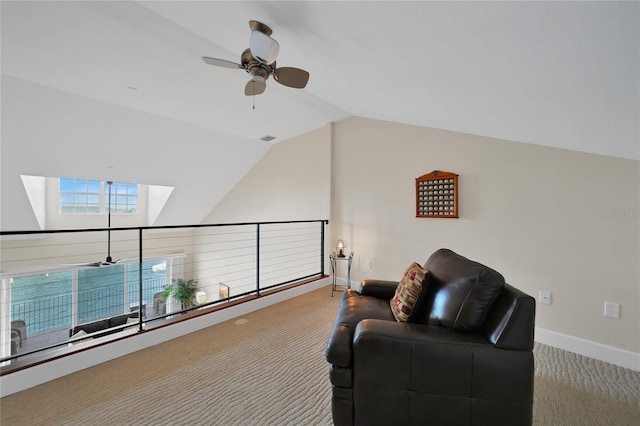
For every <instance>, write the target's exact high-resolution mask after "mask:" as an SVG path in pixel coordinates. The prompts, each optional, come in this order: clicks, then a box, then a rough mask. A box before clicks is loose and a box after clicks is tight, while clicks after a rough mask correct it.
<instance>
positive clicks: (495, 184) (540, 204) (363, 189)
mask: <svg viewBox="0 0 640 426" xmlns="http://www.w3.org/2000/svg"><path fill="white" fill-rule="evenodd" d="M332 167H333V174H332V177H333V182H334V185H333V193H332V208H331V223H332V234H331V240H332V241H335V240H336V239H338V238H342V239H344V240H346V241H347V244H349V246H350V249H351V250H353V251H355V253H356V255H355V261H354V269H353V271H352V280H354V281H357V280H360V279H363V278H367V277H379V278H386V279H399V278H400V276H401V274H402V272H403V271H404V268H405V267H406V266H408V265H409V263H410V262H412V261H414V260H415V261H418V262H419V263H424V261H425V260H426V259H427V257H428V256H429V254H430V253H432V252H433V251H435V250H436V249H438V248H441V247H447V248H450V249H452V250H454V251H456V252H458V253H460V254H462V255H464V256H467V257H469V258H471V259H473V260H477V261H480V262H483V263H486V264H487V265H489V266H492V267H494V268H495V269H497V270H498V271H500V272H501V273H502V274H503V275H504V276H505V278H506V280H507V281H508V282H509V283H511V284H513V285H515V286H516V287H519V288H521V289H522V290H524V291H525V292H527V293H529V294H531V295H533V296H534V297H536V298H537V297H538V292H539V290H548V291H551V292H552V304H551V305H540V304H539V305H538V306H537V317H536V325H537V327H541V328H543V329H546V330H551V331H554V332H557V333H563V334H567V335H570V336H574V337H577V338H582V339H586V340H589V341H593V342H599V343H602V344H604V345H609V346H613V347H616V348H620V349H624V350H628V351H632V352H640V331H639V330H640V317H639V315H638V311H639V307H640V295H639V287H640V284H639V283H640V273H639V272H640V267H639V259H640V249H639V240H640V219H639V217H638V212H639V207H640V200H639V197H640V195H639V194H640V187H639V186H640V165H639V162H638V161H633V160H623V159H617V158H611V157H604V156H598V155H591V154H584V153H578V152H572V151H566V150H560V149H554V148H548V147H541V146H535V145H528V144H520V143H514V142H508V141H503V140H497V139H491V138H485V137H479V136H473V135H468V134H461V133H455V132H448V131H441V130H436V129H429V128H421V127H415V126H408V125H402V124H395V123H389V122H382V121H375V120H368V119H361V118H352V119H348V120H345V121H343V122H340V123H337V124H335V129H334V138H333V162H332ZM433 170H443V171H450V172H454V173H457V174H459V187H460V193H459V211H460V218H459V219H424V218H423V219H418V218H415V198H414V197H415V178H416V177H418V176H421V175H423V174H426V173H429V172H431V171H433ZM366 260H371V262H372V269H371V270H368V269H366V268H365V261H366ZM605 300H607V301H612V302H616V303H620V304H621V313H622V317H621V318H620V319H611V318H606V317H604V316H603V305H604V301H605Z"/></svg>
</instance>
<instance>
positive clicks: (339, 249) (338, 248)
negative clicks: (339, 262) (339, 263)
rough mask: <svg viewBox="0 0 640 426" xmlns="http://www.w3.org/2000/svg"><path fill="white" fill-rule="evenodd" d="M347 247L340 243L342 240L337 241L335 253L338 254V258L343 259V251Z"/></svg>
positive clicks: (342, 242)
mask: <svg viewBox="0 0 640 426" xmlns="http://www.w3.org/2000/svg"><path fill="white" fill-rule="evenodd" d="M346 247H347V244H346V243H345V242H344V241H342V240H338V242H336V251H337V252H338V257H344V249H345V248H346Z"/></svg>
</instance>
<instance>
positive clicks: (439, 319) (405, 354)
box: [326, 249, 535, 426]
mask: <svg viewBox="0 0 640 426" xmlns="http://www.w3.org/2000/svg"><path fill="white" fill-rule="evenodd" d="M425 268H426V269H427V270H428V271H429V275H430V283H428V285H426V286H425V288H424V291H423V292H422V293H421V294H420V297H419V299H418V304H417V312H416V313H415V315H413V316H412V318H411V319H410V321H411V322H398V321H396V319H395V317H394V316H393V314H392V312H391V309H390V304H389V303H390V300H391V299H392V298H393V296H394V293H395V289H396V287H397V285H398V282H392V281H381V280H365V281H363V282H362V284H361V287H360V290H359V291H354V290H347V291H346V292H345V293H344V294H343V297H342V300H341V302H340V307H339V311H338V315H337V318H336V322H335V326H334V328H333V331H332V333H331V336H330V338H329V342H328V344H327V348H326V358H327V360H328V361H329V363H330V364H331V365H330V368H329V377H330V381H331V383H332V385H333V397H332V413H333V421H334V423H335V424H336V425H394V426H396V425H427V424H433V425H439V426H442V425H492V426H494V425H509V426H517V425H530V424H531V422H532V407H533V376H534V360H533V353H532V349H533V329H534V317H535V300H534V299H533V298H532V297H531V296H528V295H526V294H525V293H523V292H521V291H520V290H518V289H516V288H514V287H512V286H510V285H509V284H506V283H505V282H504V278H503V277H502V275H500V274H499V273H498V272H496V271H494V270H493V269H491V268H488V267H486V266H484V265H481V264H479V263H477V262H474V261H471V260H469V259H466V258H464V257H462V256H460V255H458V254H456V253H454V252H452V251H451V250H447V249H440V250H438V251H436V252H435V253H434V254H433V255H431V256H430V257H429V259H428V260H427V262H426V264H425Z"/></svg>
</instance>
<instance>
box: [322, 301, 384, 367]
mask: <svg viewBox="0 0 640 426" xmlns="http://www.w3.org/2000/svg"><path fill="white" fill-rule="evenodd" d="M363 319H380V320H387V321H393V322H396V319H395V318H394V317H393V314H392V313H391V309H390V307H389V300H385V299H379V298H377V297H368V296H363V295H361V294H360V293H358V292H357V291H354V290H347V291H346V292H345V293H343V295H342V299H341V301H340V307H339V308H338V314H337V317H336V322H335V325H334V326H333V330H332V331H331V336H330V337H329V342H328V344H327V348H326V351H325V355H326V358H327V361H329V362H330V363H331V364H334V365H336V366H339V367H349V366H351V361H352V350H351V349H352V346H353V333H354V331H355V329H356V327H357V325H358V323H359V322H360V321H362V320H363Z"/></svg>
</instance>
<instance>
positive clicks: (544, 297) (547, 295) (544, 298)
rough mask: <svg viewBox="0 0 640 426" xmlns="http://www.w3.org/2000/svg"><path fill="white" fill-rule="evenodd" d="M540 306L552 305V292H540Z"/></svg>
mask: <svg viewBox="0 0 640 426" xmlns="http://www.w3.org/2000/svg"><path fill="white" fill-rule="evenodd" d="M539 300H540V304H541V305H550V304H551V292H550V291H545V290H540V297H539Z"/></svg>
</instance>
